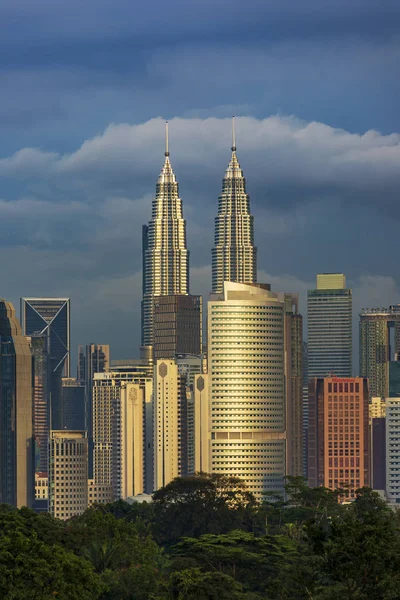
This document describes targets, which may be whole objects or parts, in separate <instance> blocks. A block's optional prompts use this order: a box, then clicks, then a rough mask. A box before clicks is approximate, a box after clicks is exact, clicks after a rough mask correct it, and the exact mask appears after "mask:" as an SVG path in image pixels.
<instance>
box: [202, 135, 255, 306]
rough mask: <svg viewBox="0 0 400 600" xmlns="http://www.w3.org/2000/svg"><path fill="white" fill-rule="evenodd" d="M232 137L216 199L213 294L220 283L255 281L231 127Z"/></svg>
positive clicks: (246, 210) (250, 225)
mask: <svg viewBox="0 0 400 600" xmlns="http://www.w3.org/2000/svg"><path fill="white" fill-rule="evenodd" d="M232 133H233V134H232V156H231V160H230V161H229V165H228V168H227V169H226V171H225V177H224V179H223V183H222V193H221V195H220V196H219V198H218V214H217V216H216V218H215V237H214V248H213V250H212V289H213V292H214V293H217V294H221V293H222V292H223V289H224V281H233V282H238V283H254V282H255V281H257V248H256V247H255V246H254V226H253V216H252V215H251V214H250V197H249V195H248V194H247V193H246V180H245V178H244V176H243V171H242V170H241V168H240V164H239V161H238V159H237V156H236V141H235V130H234V124H233V132H232Z"/></svg>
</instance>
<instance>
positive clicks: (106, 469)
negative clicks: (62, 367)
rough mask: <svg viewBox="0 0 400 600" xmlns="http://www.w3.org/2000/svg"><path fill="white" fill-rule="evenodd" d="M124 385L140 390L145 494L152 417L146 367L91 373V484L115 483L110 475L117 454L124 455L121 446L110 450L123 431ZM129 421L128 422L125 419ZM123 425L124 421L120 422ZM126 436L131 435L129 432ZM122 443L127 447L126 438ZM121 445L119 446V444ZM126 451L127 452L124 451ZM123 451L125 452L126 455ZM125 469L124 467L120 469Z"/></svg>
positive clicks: (150, 483)
mask: <svg viewBox="0 0 400 600" xmlns="http://www.w3.org/2000/svg"><path fill="white" fill-rule="evenodd" d="M128 384H136V385H139V387H140V389H142V390H144V406H143V431H144V435H145V443H146V445H145V449H144V455H143V461H144V466H143V469H144V479H145V491H147V490H148V491H149V492H152V491H153V425H152V421H153V416H152V397H151V395H152V385H153V377H152V369H151V370H150V371H149V369H148V367H147V366H146V365H140V364H137V365H136V366H135V365H133V364H132V365H130V366H129V367H124V366H122V365H121V368H120V369H117V368H116V367H113V368H112V370H111V371H109V372H107V373H95V375H94V381H93V442H94V460H93V473H94V477H93V479H94V483H95V484H96V485H112V484H113V481H114V482H115V481H116V479H115V478H116V477H120V475H118V474H116V475H115V474H114V475H113V471H114V466H115V465H116V461H118V460H120V459H118V456H119V455H120V453H121V452H125V450H124V447H125V446H124V444H125V442H123V444H122V447H121V448H119V447H118V446H117V447H116V448H114V444H115V441H116V437H115V435H116V430H117V428H118V427H123V430H124V431H125V429H124V428H125V425H124V424H122V422H121V418H123V417H124V414H125V413H124V412H123V410H122V417H121V402H122V403H123V400H124V398H125V399H126V397H125V396H123V395H122V394H123V393H124V392H123V391H122V390H123V388H125V387H126V386H127V385H128ZM128 420H129V419H128ZM124 423H126V420H125V421H124ZM130 435H134V432H131V434H130ZM125 440H128V441H127V442H126V443H127V444H128V445H129V443H130V442H129V438H126V437H125ZM121 443H122V442H121ZM128 450H129V448H128ZM128 450H126V451H128ZM124 468H125V467H124Z"/></svg>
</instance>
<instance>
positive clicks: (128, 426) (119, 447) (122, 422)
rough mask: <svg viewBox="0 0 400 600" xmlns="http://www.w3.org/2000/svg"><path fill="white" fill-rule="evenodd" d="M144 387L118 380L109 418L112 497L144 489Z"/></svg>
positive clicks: (127, 495) (127, 494)
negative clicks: (118, 386)
mask: <svg viewBox="0 0 400 600" xmlns="http://www.w3.org/2000/svg"><path fill="white" fill-rule="evenodd" d="M144 408H145V389H144V388H143V386H140V385H139V384H137V383H136V384H135V383H126V382H122V383H121V388H120V395H119V398H116V399H115V400H114V413H113V418H112V487H113V495H114V498H115V499H116V500H119V499H122V500H126V499H127V498H129V497H132V496H136V495H137V494H143V493H144V487H145V483H144V473H145V458H144V444H145V420H144Z"/></svg>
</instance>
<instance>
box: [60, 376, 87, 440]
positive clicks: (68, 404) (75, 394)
mask: <svg viewBox="0 0 400 600" xmlns="http://www.w3.org/2000/svg"><path fill="white" fill-rule="evenodd" d="M62 413H63V416H62V424H63V429H66V430H67V431H74V430H78V431H79V430H85V423H86V420H85V386H84V385H81V384H80V383H79V381H78V380H77V379H75V377H63V379H62Z"/></svg>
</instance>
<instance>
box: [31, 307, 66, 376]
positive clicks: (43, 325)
mask: <svg viewBox="0 0 400 600" xmlns="http://www.w3.org/2000/svg"><path fill="white" fill-rule="evenodd" d="M70 312H71V308H70V299H69V298H21V326H22V331H23V333H24V335H31V334H33V333H41V334H43V333H45V332H48V333H49V335H50V347H51V356H52V360H53V361H54V362H53V369H59V368H61V370H62V372H63V377H70V338H71V334H70V327H71V325H70V321H71V318H70Z"/></svg>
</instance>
